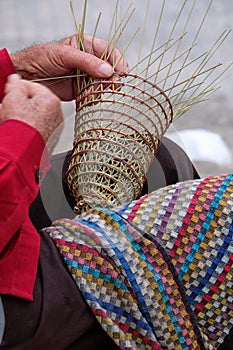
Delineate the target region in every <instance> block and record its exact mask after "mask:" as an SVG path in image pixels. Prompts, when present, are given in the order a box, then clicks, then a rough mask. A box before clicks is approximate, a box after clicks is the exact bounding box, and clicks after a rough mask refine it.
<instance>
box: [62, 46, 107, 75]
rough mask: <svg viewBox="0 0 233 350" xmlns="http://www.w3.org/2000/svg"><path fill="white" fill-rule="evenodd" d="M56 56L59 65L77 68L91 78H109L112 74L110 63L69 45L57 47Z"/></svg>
mask: <svg viewBox="0 0 233 350" xmlns="http://www.w3.org/2000/svg"><path fill="white" fill-rule="evenodd" d="M58 50H59V52H57V57H59V60H60V61H61V62H60V65H62V66H64V67H69V68H71V69H79V70H81V71H83V72H85V73H87V74H88V75H89V76H91V77H93V78H109V77H111V76H112V75H113V73H114V71H113V67H112V66H111V64H109V63H107V62H105V61H104V60H101V59H100V58H98V57H96V56H94V55H92V54H90V53H87V52H83V51H80V50H77V49H76V48H74V47H71V46H62V45H60V47H59V48H58Z"/></svg>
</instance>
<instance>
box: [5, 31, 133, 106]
mask: <svg viewBox="0 0 233 350" xmlns="http://www.w3.org/2000/svg"><path fill="white" fill-rule="evenodd" d="M83 46H84V50H85V52H84V51H83V50H79V49H77V40H76V35H71V36H69V37H67V38H64V39H62V40H60V41H58V42H51V43H43V44H38V45H34V46H31V47H29V48H27V49H24V50H22V51H19V52H16V53H15V54H13V55H12V56H11V59H12V61H13V64H14V66H15V67H16V70H17V72H18V73H19V74H20V75H21V76H22V78H23V79H27V80H37V79H43V78H51V77H61V76H72V75H75V74H77V70H78V71H79V72H81V73H86V74H87V76H90V77H93V78H98V79H101V78H103V79H106V78H111V79H112V80H114V81H117V80H118V79H119V74H121V73H124V72H125V71H126V70H127V62H126V60H125V59H124V58H123V56H122V53H121V52H120V51H119V50H118V49H117V48H115V47H113V46H112V45H110V44H107V42H106V41H105V40H103V39H99V38H94V39H93V37H92V36H91V35H88V34H85V35H84V42H83ZM102 57H106V59H104V60H102V59H101V58H102ZM105 61H106V62H105ZM84 78H85V77H84ZM81 79H83V78H81ZM41 83H42V84H44V85H46V86H48V87H49V88H50V89H51V90H52V91H53V92H54V93H55V94H56V95H57V96H58V97H59V98H60V99H61V100H63V101H71V100H74V99H76V97H77V96H78V93H79V91H78V87H77V79H76V78H75V77H71V78H67V79H59V80H55V79H54V80H49V81H41Z"/></svg>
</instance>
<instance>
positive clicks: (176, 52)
mask: <svg viewBox="0 0 233 350" xmlns="http://www.w3.org/2000/svg"><path fill="white" fill-rule="evenodd" d="M195 2H196V0H194V1H193V3H192V7H191V10H190V12H189V14H188V17H187V19H186V22H185V25H184V27H183V29H182V32H183V33H186V32H187V26H188V23H189V21H190V18H191V16H192V13H193V9H194V5H195ZM183 38H184V37H183V36H181V39H180V40H179V41H178V44H177V46H176V49H175V52H174V54H173V57H172V59H171V61H170V65H169V69H168V73H167V75H169V74H170V72H171V70H172V68H173V65H174V61H175V58H176V56H177V54H178V52H179V49H180V46H181V43H182V41H183ZM166 83H167V79H165V80H164V82H163V85H162V89H164V87H165V86H166Z"/></svg>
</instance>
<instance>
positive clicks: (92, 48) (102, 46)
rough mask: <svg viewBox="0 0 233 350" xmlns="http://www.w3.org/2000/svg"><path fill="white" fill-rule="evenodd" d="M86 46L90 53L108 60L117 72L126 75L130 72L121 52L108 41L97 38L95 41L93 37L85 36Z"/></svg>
mask: <svg viewBox="0 0 233 350" xmlns="http://www.w3.org/2000/svg"><path fill="white" fill-rule="evenodd" d="M84 45H85V49H86V51H88V52H89V53H92V54H94V55H95V56H97V57H99V58H102V59H104V60H105V61H106V60H107V61H108V62H109V63H110V64H111V65H112V66H113V67H114V71H115V72H119V73H124V72H126V71H127V70H128V62H127V61H126V59H125V58H124V56H123V54H122V53H121V51H120V50H119V49H118V48H117V47H115V46H114V45H112V44H110V43H107V42H106V40H104V39H100V38H97V37H95V38H94V39H93V37H92V36H91V35H89V34H85V36H84Z"/></svg>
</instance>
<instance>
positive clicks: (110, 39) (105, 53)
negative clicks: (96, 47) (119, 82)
mask: <svg viewBox="0 0 233 350" xmlns="http://www.w3.org/2000/svg"><path fill="white" fill-rule="evenodd" d="M118 7H119V0H117V1H116V2H115V7H114V11H113V15H112V19H111V23H110V27H109V30H108V37H107V43H108V45H110V43H111V42H112V40H113V38H111V35H112V28H113V22H114V18H115V17H116V16H117V12H118ZM130 7H131V4H130V5H129V7H128V10H129V8H130ZM126 13H127V11H126ZM126 13H125V16H126ZM113 32H114V33H115V31H113ZM108 45H107V46H106V49H105V51H104V53H103V55H102V56H101V59H103V60H106V61H107V60H108V59H107V52H108Z"/></svg>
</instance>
